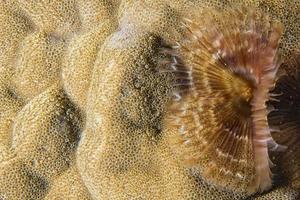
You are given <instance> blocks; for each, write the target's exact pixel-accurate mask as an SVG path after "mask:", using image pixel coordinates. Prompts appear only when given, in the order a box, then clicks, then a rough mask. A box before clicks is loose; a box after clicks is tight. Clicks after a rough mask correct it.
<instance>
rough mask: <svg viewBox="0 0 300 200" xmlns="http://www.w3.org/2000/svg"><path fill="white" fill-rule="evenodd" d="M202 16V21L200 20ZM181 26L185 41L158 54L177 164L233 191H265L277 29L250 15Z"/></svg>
mask: <svg viewBox="0 0 300 200" xmlns="http://www.w3.org/2000/svg"><path fill="white" fill-rule="evenodd" d="M203 16H205V17H203ZM194 18H195V19H193V20H189V19H186V20H185V22H184V23H183V24H184V26H185V27H186V35H185V37H184V39H183V40H182V41H180V42H179V44H178V46H176V47H174V48H170V49H166V50H165V52H167V53H168V54H170V55H171V57H172V60H169V61H167V62H166V63H168V64H167V65H165V66H164V67H163V68H162V71H168V72H172V74H173V75H174V76H173V77H174V90H173V95H174V100H173V101H172V102H171V103H170V106H169V107H168V112H167V116H166V122H165V124H166V126H167V128H168V129H174V130H175V131H174V132H175V133H174V137H173V139H174V140H173V142H172V146H173V147H174V148H173V149H174V152H175V153H178V154H179V155H180V156H179V157H180V158H182V161H183V163H184V164H187V165H188V166H191V167H195V168H197V169H199V170H200V171H201V173H202V174H203V176H204V178H206V180H207V181H209V182H212V183H214V184H216V185H219V186H223V187H226V188H231V189H232V190H235V191H240V192H247V193H255V192H262V191H265V190H268V189H269V188H270V187H271V185H272V173H271V170H270V168H271V165H272V163H271V162H270V160H269V155H268V147H271V148H272V149H274V150H276V149H278V148H280V147H282V146H280V145H278V144H277V143H276V142H275V141H274V140H273V138H272V137H271V134H270V128H269V125H268V121H267V115H268V112H269V110H268V108H267V105H266V102H267V101H268V100H269V99H270V98H271V96H270V95H269V91H270V90H271V89H272V88H273V87H274V82H275V77H276V73H277V69H278V67H279V65H280V59H279V56H278V45H279V40H280V37H281V34H282V32H283V26H282V25H281V23H279V22H277V21H273V20H271V19H270V18H269V17H268V16H267V15H266V14H264V13H262V12H260V11H259V10H255V9H253V8H246V7H240V8H236V9H227V10H223V11H219V10H208V11H206V12H205V13H204V14H202V17H199V19H198V18H197V17H194Z"/></svg>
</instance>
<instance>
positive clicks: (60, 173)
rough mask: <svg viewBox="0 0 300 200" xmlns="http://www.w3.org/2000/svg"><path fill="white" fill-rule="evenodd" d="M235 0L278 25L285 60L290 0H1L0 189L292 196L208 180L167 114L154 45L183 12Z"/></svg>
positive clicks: (24, 193)
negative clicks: (188, 162)
mask: <svg viewBox="0 0 300 200" xmlns="http://www.w3.org/2000/svg"><path fill="white" fill-rule="evenodd" d="M241 4H243V5H244V6H251V7H254V8H258V9H261V10H262V12H266V13H267V14H268V15H269V16H270V18H272V19H274V20H278V21H281V22H282V23H283V25H284V27H285V31H284V33H283V36H282V38H281V43H280V44H279V50H280V52H281V54H282V57H283V60H288V59H289V58H290V55H291V53H292V52H294V50H295V48H297V47H299V43H300V20H299V8H300V5H299V2H298V0H291V1H288V0H276V1H273V0H267V1H265V0H247V1H242V0H229V1H225V0H209V1H201V0H196V1H191V0H176V1H166V0H145V1H134V0H53V1H46V0H34V1H33V0H0V50H1V53H0V199H4V200H19V199H26V200H27V199H28V200H29V199H30V200H31V199H32V200H35V199H49V200H50V199H70V200H71V199H72V200H74V199H75V200H76V199H78V200H85V199H113V200H117V199H158V200H162V199H170V200H171V199H174V200H175V199H176V200H177V199H224V200H228V199H230V200H232V199H237V200H242V199H274V200H281V199H290V200H293V199H297V196H298V195H299V191H297V189H293V188H292V187H291V186H290V185H291V184H286V183H277V182H276V181H275V182H274V185H273V186H272V188H271V189H270V190H269V191H267V192H266V193H264V194H258V195H249V194H247V193H244V192H236V191H232V190H231V189H230V188H227V187H225V188H220V187H218V186H215V185H212V184H210V183H208V182H206V180H205V179H203V178H202V174H201V173H199V171H198V170H196V169H194V168H190V167H187V166H185V165H183V164H182V163H181V162H180V158H179V157H178V155H177V154H174V151H173V149H172V147H171V146H172V144H171V141H172V137H173V135H174V134H173V133H172V131H170V130H168V129H166V127H165V125H164V123H163V121H164V120H163V119H164V117H165V112H166V105H167V103H168V102H169V100H170V97H169V94H170V92H171V91H172V84H171V83H172V76H170V74H161V73H159V70H158V68H159V65H160V62H161V61H162V60H164V59H165V57H164V56H163V55H161V53H160V49H161V46H162V43H166V44H175V42H176V41H179V40H180V39H182V36H183V27H182V26H181V21H182V18H183V17H188V18H192V17H193V16H195V14H197V15H201V14H203V13H205V12H204V11H205V10H206V9H207V7H213V8H219V9H220V8H223V7H238V6H240V5H241ZM203 15H204V14H203ZM203 17H205V16H203ZM279 160H280V159H279ZM280 163H281V162H278V163H275V164H278V165H280ZM278 174H280V173H278ZM283 176H286V177H290V173H283Z"/></svg>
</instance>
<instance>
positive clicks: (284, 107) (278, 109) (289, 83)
mask: <svg viewBox="0 0 300 200" xmlns="http://www.w3.org/2000/svg"><path fill="white" fill-rule="evenodd" d="M283 69H284V71H285V73H284V75H283V76H281V77H280V78H279V79H278V81H277V83H276V87H275V89H274V93H277V94H280V95H279V96H277V97H276V101H270V104H271V105H272V106H273V107H274V111H273V112H271V113H270V114H269V122H270V124H271V125H272V126H274V127H276V128H277V131H276V132H274V133H272V135H273V137H274V139H275V140H276V141H278V142H280V143H282V144H284V145H286V146H287V148H288V149H287V150H286V151H285V152H284V153H283V154H282V155H280V159H279V160H280V166H281V168H282V170H283V173H284V174H285V175H286V177H287V178H288V182H289V183H290V184H291V185H292V186H294V187H295V188H297V189H300V157H299V154H300V53H299V52H298V53H296V54H295V55H294V56H293V57H292V58H291V59H290V60H289V61H287V62H286V63H285V64H284V65H283Z"/></svg>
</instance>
